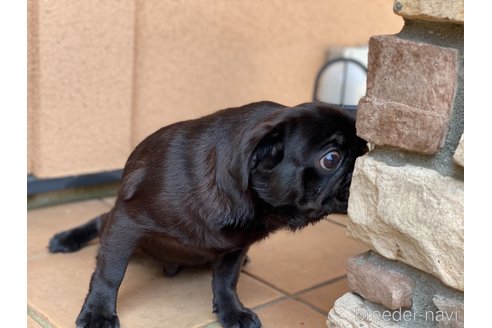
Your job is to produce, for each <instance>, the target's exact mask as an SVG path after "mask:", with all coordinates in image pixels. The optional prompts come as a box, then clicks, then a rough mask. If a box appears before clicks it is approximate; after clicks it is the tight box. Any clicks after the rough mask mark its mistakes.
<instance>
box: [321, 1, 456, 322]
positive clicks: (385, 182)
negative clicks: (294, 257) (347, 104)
mask: <svg viewBox="0 0 492 328" xmlns="http://www.w3.org/2000/svg"><path fill="white" fill-rule="evenodd" d="M393 10H394V12H395V13H396V14H397V15H400V16H403V17H404V19H405V26H404V27H403V29H402V31H401V32H400V33H398V34H396V35H380V36H374V37H372V38H371V39H370V41H369V58H368V77H367V91H366V96H365V97H363V98H362V99H361V100H360V102H359V110H358V114H357V133H358V135H359V136H360V137H362V138H364V139H365V140H367V141H369V142H370V143H372V144H374V145H375V148H374V150H373V151H371V152H369V153H368V154H366V155H365V156H363V157H361V158H359V159H358V160H357V163H356V167H355V171H354V176H353V180H352V186H351V189H350V201H349V209H348V215H349V218H350V222H349V225H348V234H349V235H350V236H351V237H353V238H355V239H357V240H361V241H363V242H365V243H366V244H367V245H369V246H370V247H371V248H372V251H370V252H368V253H365V254H361V255H359V256H355V257H353V258H351V259H349V261H348V265H347V279H348V282H349V288H350V289H351V290H352V292H351V293H347V294H345V295H344V296H342V297H341V298H340V299H339V300H338V301H337V302H336V303H335V305H334V307H333V309H332V310H331V311H330V313H329V315H328V321H327V323H328V326H329V327H463V322H464V306H463V292H464V260H463V255H464V253H463V247H464V245H463V244H464V240H463V239H464V231H463V226H464V222H463V221H464V209H463V207H464V206H463V202H464V195H463V193H464V173H463V170H464V135H463V125H464V118H463V117H464V115H463V30H464V19H463V1H462V0H461V1H458V0H452V1H451V0H448V1H443V0H397V1H395V2H394V6H393Z"/></svg>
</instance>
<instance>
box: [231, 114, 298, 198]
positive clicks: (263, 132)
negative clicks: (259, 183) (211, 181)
mask: <svg viewBox="0 0 492 328" xmlns="http://www.w3.org/2000/svg"><path fill="white" fill-rule="evenodd" d="M289 112H290V113H289ZM291 114H293V113H292V111H291V110H288V109H285V110H282V112H281V113H279V114H278V115H277V116H275V117H274V118H272V119H270V120H267V121H266V122H263V123H261V124H259V125H258V126H256V127H255V128H253V129H252V130H251V131H248V132H247V133H246V134H245V136H244V137H243V139H242V141H241V146H240V147H239V152H237V153H236V154H235V157H234V158H233V162H232V164H233V165H232V169H231V171H230V174H231V175H232V176H233V178H234V180H235V181H236V183H237V186H238V188H239V189H240V190H241V191H242V192H244V191H246V190H247V188H248V185H249V174H250V172H251V171H252V170H260V171H265V170H271V169H273V168H274V167H275V166H276V165H277V164H278V163H279V162H280V161H281V160H282V158H283V155H284V152H283V151H284V134H285V126H286V125H287V121H289V120H290V119H292V115H291Z"/></svg>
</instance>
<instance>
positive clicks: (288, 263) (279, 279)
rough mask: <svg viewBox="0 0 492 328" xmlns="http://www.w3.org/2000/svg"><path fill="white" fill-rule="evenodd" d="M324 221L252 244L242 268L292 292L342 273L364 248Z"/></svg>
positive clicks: (339, 275) (335, 225) (340, 229)
mask: <svg viewBox="0 0 492 328" xmlns="http://www.w3.org/2000/svg"><path fill="white" fill-rule="evenodd" d="M367 249H368V247H367V246H365V245H364V244H362V243H360V242H357V241H355V240H353V239H350V238H349V237H347V236H346V228H345V227H342V226H340V225H338V224H335V223H332V222H329V221H327V220H324V221H321V222H318V223H317V224H315V225H312V226H309V227H307V228H305V229H303V230H301V231H298V232H296V233H293V232H289V231H281V232H277V233H274V234H273V235H271V236H270V237H269V238H268V239H266V240H264V241H262V242H260V243H258V244H256V245H253V246H252V247H251V249H250V251H249V253H248V254H249V257H250V259H251V262H250V263H249V264H248V265H247V266H246V267H245V271H246V272H248V273H249V274H251V275H253V276H254V277H257V278H258V279H260V280H262V281H265V282H267V283H268V284H271V285H273V286H276V287H277V288H279V289H280V290H283V291H285V292H287V293H291V294H293V293H296V292H299V291H302V290H304V289H307V288H310V287H313V286H316V285H318V284H321V283H323V282H326V281H329V280H332V279H335V278H337V277H341V276H343V275H345V273H346V263H347V259H348V258H349V257H350V256H353V255H356V254H360V253H363V252H365V251H367Z"/></svg>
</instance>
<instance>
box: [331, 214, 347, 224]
mask: <svg viewBox="0 0 492 328" xmlns="http://www.w3.org/2000/svg"><path fill="white" fill-rule="evenodd" d="M327 219H328V220H331V221H335V222H337V223H340V224H342V225H344V226H347V223H348V221H349V218H348V215H346V214H331V215H328V217H327Z"/></svg>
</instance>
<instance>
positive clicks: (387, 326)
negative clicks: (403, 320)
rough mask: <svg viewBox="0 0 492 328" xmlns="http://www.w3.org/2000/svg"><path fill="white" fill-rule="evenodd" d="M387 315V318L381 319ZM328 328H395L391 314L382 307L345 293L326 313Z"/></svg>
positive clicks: (397, 325) (395, 324) (396, 325)
mask: <svg viewBox="0 0 492 328" xmlns="http://www.w3.org/2000/svg"><path fill="white" fill-rule="evenodd" d="M385 315H389V318H386V317H383V316H385ZM326 323H327V325H328V327H329V328H358V327H378V328H397V327H400V325H399V324H397V323H396V322H394V321H393V320H391V313H390V312H389V311H386V310H385V309H384V308H383V307H381V306H377V305H375V304H371V303H369V302H366V301H364V299H362V298H361V297H359V296H357V295H355V294H353V293H347V294H345V295H343V296H342V297H340V298H339V299H338V300H337V301H336V302H335V305H334V306H333V308H332V309H331V310H330V312H329V313H328V320H327V321H326Z"/></svg>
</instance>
